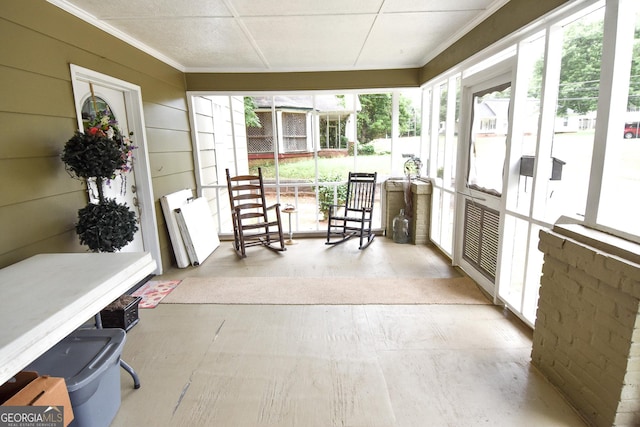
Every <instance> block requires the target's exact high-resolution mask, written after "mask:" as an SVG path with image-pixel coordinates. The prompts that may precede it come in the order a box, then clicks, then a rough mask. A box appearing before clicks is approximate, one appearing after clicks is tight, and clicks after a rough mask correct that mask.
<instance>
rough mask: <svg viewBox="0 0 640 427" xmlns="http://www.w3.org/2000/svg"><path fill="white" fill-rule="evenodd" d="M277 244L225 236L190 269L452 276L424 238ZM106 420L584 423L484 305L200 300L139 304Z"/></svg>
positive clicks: (172, 275)
mask: <svg viewBox="0 0 640 427" xmlns="http://www.w3.org/2000/svg"><path fill="white" fill-rule="evenodd" d="M298 242H299V244H297V245H293V246H289V247H288V248H289V250H288V251H286V252H284V253H273V252H270V251H268V250H265V249H262V248H250V249H248V257H247V258H246V259H243V260H241V259H238V258H237V256H236V255H235V253H234V252H233V251H232V249H231V243H230V242H222V244H221V246H220V247H219V248H218V249H217V250H216V251H215V252H214V254H213V255H212V256H211V257H210V258H209V259H207V261H206V262H205V263H203V264H202V265H200V266H198V267H190V268H187V269H182V270H178V269H175V270H171V271H168V272H166V273H165V274H164V275H163V276H160V277H156V278H155V279H154V280H159V279H182V278H185V277H192V276H210V275H224V276H260V277H265V280H268V278H269V277H280V276H292V277H300V278H304V277H318V276H321V277H326V278H327V280H331V278H332V277H339V276H342V277H344V276H349V275H358V276H361V277H425V276H427V277H456V276H459V275H460V272H459V271H458V270H456V269H455V268H452V267H451V266H450V265H449V263H448V261H447V260H446V258H444V257H442V256H441V255H440V254H439V253H438V252H436V251H434V250H433V249H432V248H430V247H427V246H414V245H397V244H394V243H393V242H392V241H390V240H389V239H386V238H384V237H378V238H376V240H375V241H374V242H373V243H372V245H371V246H370V247H369V248H367V249H366V250H365V251H359V250H358V249H357V242H355V241H354V242H347V243H345V244H343V245H340V246H337V247H333V248H332V247H327V246H325V245H324V244H323V240H320V239H301V240H299V241H298ZM140 319H141V321H140V323H139V324H137V325H136V326H135V327H134V328H133V329H132V330H131V331H129V333H128V338H127V343H126V345H125V349H124V353H123V358H124V359H125V360H126V361H127V362H128V363H130V364H131V365H132V366H133V367H134V368H135V369H136V370H137V372H138V374H139V375H140V378H141V382H142V387H141V388H140V389H139V390H134V389H133V387H132V381H131V377H129V376H128V375H127V374H126V373H124V371H123V372H122V376H121V380H122V383H121V388H122V404H121V407H120V410H119V412H118V414H117V416H116V418H115V420H114V422H113V424H112V426H118V427H119V426H122V427H131V426H145V425H148V426H233V427H235V426H304V427H310V426H322V427H325V426H362V427H373V426H398V427H400V426H421V427H422V426H456V427H457V426H477V425H483V426H509V427H511V426H536V427H539V426H584V425H585V424H584V422H583V421H582V420H581V419H580V417H579V416H578V415H576V413H575V412H574V411H573V410H572V408H571V407H570V406H569V405H568V404H567V403H566V402H565V401H564V400H563V398H562V397H561V396H560V395H559V394H558V393H557V391H556V390H555V389H553V388H552V387H551V386H550V385H549V384H548V383H547V382H546V381H545V379H544V378H542V376H541V375H540V374H539V372H538V371H537V370H536V369H535V368H533V367H532V366H531V365H530V363H529V362H530V352H531V331H530V329H528V328H527V327H526V326H524V325H523V324H522V323H521V322H520V321H519V320H517V319H515V318H514V317H513V316H512V315H509V314H508V313H506V312H504V311H503V310H502V309H501V308H499V307H495V306H491V305H396V306H392V305H364V306H357V305H333V306H276V305H271V306H269V305H261V306H258V305H206V304H191V305H187V304H160V305H159V306H158V307H157V308H155V309H147V310H144V309H141V310H140Z"/></svg>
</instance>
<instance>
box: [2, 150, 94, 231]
mask: <svg viewBox="0 0 640 427" xmlns="http://www.w3.org/2000/svg"><path fill="white" fill-rule="evenodd" d="M0 182H4V183H8V185H4V186H3V190H2V198H1V199H0V206H7V205H12V204H15V203H20V202H24V201H28V200H33V199H40V198H44V197H51V196H55V195H57V194H64V193H71V192H76V191H83V188H84V182H83V181H81V180H78V179H75V178H72V177H71V176H70V175H69V174H68V173H67V171H66V170H65V168H64V163H62V160H60V158H59V157H57V156H56V157H42V158H38V157H36V158H25V159H11V160H0ZM0 224H2V223H1V222H0Z"/></svg>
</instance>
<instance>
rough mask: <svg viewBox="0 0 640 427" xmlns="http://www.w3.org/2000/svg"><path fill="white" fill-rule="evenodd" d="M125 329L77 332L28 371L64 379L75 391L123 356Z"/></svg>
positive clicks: (71, 389) (80, 330)
mask: <svg viewBox="0 0 640 427" xmlns="http://www.w3.org/2000/svg"><path fill="white" fill-rule="evenodd" d="M125 340H126V333H125V331H124V330H122V329H117V328H114V329H78V330H76V331H74V332H72V333H71V334H69V335H68V336H67V337H66V338H64V339H63V340H62V341H60V342H59V343H58V344H56V345H55V346H53V347H52V348H51V349H49V350H48V351H47V352H46V353H44V354H43V355H42V356H40V357H39V358H38V359H36V360H35V361H34V362H33V363H31V364H30V365H29V366H28V367H27V368H26V369H27V370H33V371H36V372H38V373H39V374H40V375H50V376H53V377H63V378H64V379H65V382H66V383H67V390H68V391H69V392H73V391H76V390H79V389H81V388H83V387H84V386H85V385H87V384H88V383H90V382H91V381H93V380H94V379H96V378H98V377H100V375H102V374H103V373H104V371H106V370H107V369H108V368H109V367H110V366H111V365H112V364H113V363H115V362H117V361H118V360H119V358H120V355H121V354H122V348H123V346H124V342H125Z"/></svg>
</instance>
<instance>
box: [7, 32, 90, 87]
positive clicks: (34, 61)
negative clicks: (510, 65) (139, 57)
mask: <svg viewBox="0 0 640 427" xmlns="http://www.w3.org/2000/svg"><path fill="white" fill-rule="evenodd" d="M0 40H19V41H20V43H0V57H1V58H2V62H3V63H4V64H7V65H9V66H11V67H13V68H16V69H19V70H25V71H30V72H33V73H38V74H41V73H43V67H42V66H43V64H46V65H47V68H46V70H45V71H44V74H46V75H48V76H50V77H53V78H56V79H58V80H67V81H70V80H71V75H70V73H69V63H70V62H81V63H90V62H93V61H95V58H96V54H94V53H91V52H86V51H82V50H78V49H77V48H76V47H75V46H71V45H69V44H67V43H64V42H61V41H60V40H57V39H52V38H51V37H48V36H47V35H46V34H42V33H40V32H33V31H32V30H30V29H28V28H25V27H22V26H20V25H17V24H14V23H12V22H8V21H5V20H0Z"/></svg>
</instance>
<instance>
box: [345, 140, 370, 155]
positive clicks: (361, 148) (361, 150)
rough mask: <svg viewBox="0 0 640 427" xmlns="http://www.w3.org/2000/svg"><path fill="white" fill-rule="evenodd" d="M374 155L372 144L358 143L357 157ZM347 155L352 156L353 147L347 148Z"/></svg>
mask: <svg viewBox="0 0 640 427" xmlns="http://www.w3.org/2000/svg"><path fill="white" fill-rule="evenodd" d="M375 154H376V148H375V147H374V146H373V145H372V144H360V143H358V155H359V156H373V155H375ZM349 155H350V156H353V145H351V146H349Z"/></svg>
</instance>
